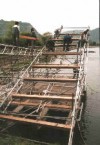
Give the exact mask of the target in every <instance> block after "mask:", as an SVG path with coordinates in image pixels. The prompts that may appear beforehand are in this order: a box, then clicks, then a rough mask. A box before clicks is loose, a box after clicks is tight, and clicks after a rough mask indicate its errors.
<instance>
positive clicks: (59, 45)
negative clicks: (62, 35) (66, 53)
mask: <svg viewBox="0 0 100 145" xmlns="http://www.w3.org/2000/svg"><path fill="white" fill-rule="evenodd" d="M63 46H64V45H63V44H55V47H63ZM65 46H67V44H65ZM70 46H77V44H69V47H70Z"/></svg>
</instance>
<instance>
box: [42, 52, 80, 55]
mask: <svg viewBox="0 0 100 145" xmlns="http://www.w3.org/2000/svg"><path fill="white" fill-rule="evenodd" d="M42 55H82V52H69V51H68V52H64V51H63V52H43V53H42Z"/></svg>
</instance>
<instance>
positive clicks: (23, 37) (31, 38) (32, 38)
mask: <svg viewBox="0 0 100 145" xmlns="http://www.w3.org/2000/svg"><path fill="white" fill-rule="evenodd" d="M19 37H20V38H22V39H29V40H37V39H38V38H35V37H30V36H24V35H20V36H19Z"/></svg>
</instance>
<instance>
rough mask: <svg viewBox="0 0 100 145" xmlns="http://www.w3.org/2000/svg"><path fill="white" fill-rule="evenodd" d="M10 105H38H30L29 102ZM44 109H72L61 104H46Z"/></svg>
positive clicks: (31, 104) (16, 102)
mask: <svg viewBox="0 0 100 145" xmlns="http://www.w3.org/2000/svg"><path fill="white" fill-rule="evenodd" d="M11 104H12V105H23V106H38V105H39V103H35V102H33V103H31V102H21V101H20V102H18V101H12V102H11ZM45 107H47V108H50V109H64V110H70V109H72V106H67V105H63V104H60V105H59V104H46V105H45Z"/></svg>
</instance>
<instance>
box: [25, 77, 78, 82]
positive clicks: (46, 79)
mask: <svg viewBox="0 0 100 145" xmlns="http://www.w3.org/2000/svg"><path fill="white" fill-rule="evenodd" d="M23 80H24V81H34V82H35V81H38V82H41V81H42V82H60V83H66V82H77V81H78V79H66V78H24V79H23Z"/></svg>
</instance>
